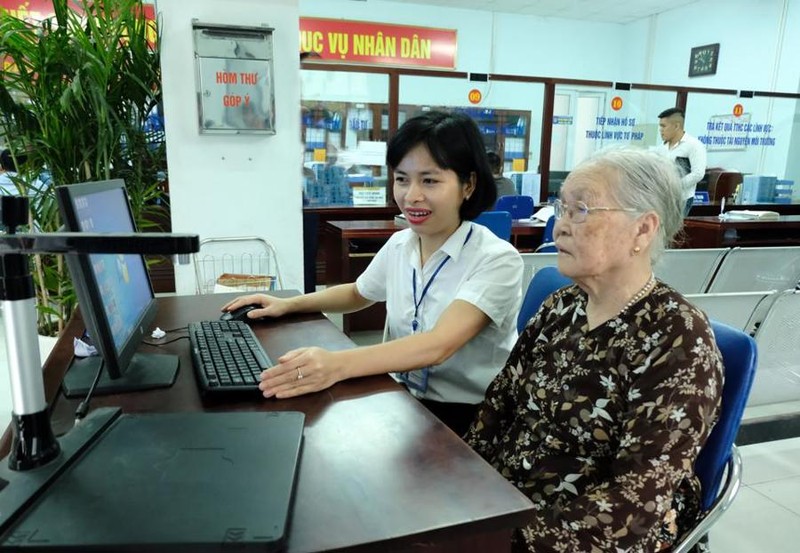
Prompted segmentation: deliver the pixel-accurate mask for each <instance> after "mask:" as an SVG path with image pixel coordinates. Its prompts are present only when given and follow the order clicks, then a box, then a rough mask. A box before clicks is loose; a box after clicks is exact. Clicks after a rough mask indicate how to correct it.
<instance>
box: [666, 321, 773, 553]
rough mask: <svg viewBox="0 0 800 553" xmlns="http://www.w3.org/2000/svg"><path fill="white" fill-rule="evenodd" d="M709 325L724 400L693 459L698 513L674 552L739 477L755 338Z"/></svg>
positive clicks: (692, 538) (728, 496)
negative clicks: (721, 370) (741, 432)
mask: <svg viewBox="0 0 800 553" xmlns="http://www.w3.org/2000/svg"><path fill="white" fill-rule="evenodd" d="M711 328H712V329H713V330H714V338H715V339H716V341H717V347H718V348H719V350H720V352H721V353H722V364H723V366H724V372H725V382H724V385H723V388H722V405H721V407H720V412H719V418H718V420H717V424H716V425H715V426H714V428H713V429H712V430H711V434H709V436H708V440H707V441H706V443H705V445H703V449H702V450H701V451H700V455H698V457H697V460H696V461H695V464H694V470H695V474H697V477H698V478H699V480H700V485H701V497H700V508H701V515H700V517H699V519H698V521H697V523H696V524H695V526H694V527H693V528H692V529H691V530H689V531H688V532H687V533H686V534H684V536H682V538H681V539H680V541H679V542H678V544H677V545H676V546H675V548H674V549H673V553H688V552H689V551H691V550H692V548H693V547H694V546H695V545H696V544H697V543H698V542H699V541H700V540H701V539H703V537H704V536H705V535H706V534H708V531H709V530H710V529H711V527H712V526H713V525H714V523H715V522H716V521H717V520H718V519H719V517H720V516H722V514H723V513H724V512H725V511H726V510H727V509H728V508H729V507H730V506H731V504H732V503H733V499H734V498H735V497H736V493H737V492H738V491H739V486H740V485H741V481H742V458H741V456H740V455H739V451H738V450H737V449H736V445H734V443H733V441H734V439H735V438H736V433H737V432H738V431H739V425H740V423H741V421H742V414H743V413H744V406H745V404H746V403H747V398H748V396H749V394H750V388H751V386H752V385H753V377H754V376H755V372H756V364H757V359H758V354H757V349H756V343H755V340H753V339H752V338H751V337H750V336H748V335H747V334H745V333H744V332H742V331H741V330H737V329H735V328H733V327H730V326H728V325H726V324H723V323H720V322H718V321H714V320H712V321H711ZM723 477H724V481H723Z"/></svg>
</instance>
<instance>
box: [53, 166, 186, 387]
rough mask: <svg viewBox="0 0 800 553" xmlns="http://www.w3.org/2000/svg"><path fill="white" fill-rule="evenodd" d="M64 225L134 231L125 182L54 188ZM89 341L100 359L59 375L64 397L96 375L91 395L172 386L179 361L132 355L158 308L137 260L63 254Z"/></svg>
mask: <svg viewBox="0 0 800 553" xmlns="http://www.w3.org/2000/svg"><path fill="white" fill-rule="evenodd" d="M56 198H57V201H58V206H59V209H60V210H61V216H62V219H63V221H64V226H65V229H66V230H67V231H70V232H100V233H102V232H136V224H135V222H134V219H133V215H132V212H131V209H130V204H129V202H128V195H127V192H126V190H125V183H124V182H123V181H122V180H120V179H117V180H109V181H98V182H89V183H81V184H70V185H64V186H58V187H56ZM65 257H66V260H67V265H68V267H69V271H70V275H71V276H72V281H73V285H74V286H75V293H76V294H77V297H78V306H79V308H80V312H81V315H82V316H83V320H84V321H85V323H86V328H87V331H88V333H89V337H90V339H91V341H92V343H93V344H94V346H95V347H96V348H97V351H98V353H99V357H84V358H80V357H76V358H75V359H74V360H73V362H72V365H71V366H70V369H69V371H68V372H67V374H66V376H65V377H64V382H63V389H64V393H65V394H66V395H67V397H75V396H81V395H85V394H86V393H87V391H88V390H89V388H90V386H91V384H92V382H93V381H94V379H95V376H96V375H97V373H98V370H100V369H101V365H102V373H101V376H100V380H99V381H98V384H97V386H96V388H95V392H94V393H95V394H103V393H121V392H125V391H135V390H147V389H151V388H161V387H167V386H170V385H172V383H173V382H175V377H176V375H177V371H178V357H177V356H175V355H163V354H155V353H138V352H137V351H136V350H137V349H138V348H139V345H140V344H141V342H142V339H143V338H144V337H146V336H148V335H149V334H150V332H151V328H150V325H151V324H152V323H153V320H154V319H155V316H156V302H155V296H154V294H153V288H152V286H151V284H150V277H149V275H148V273H147V267H146V265H145V262H144V259H143V258H142V256H141V255H135V254H90V255H77V254H76V255H66V256H65Z"/></svg>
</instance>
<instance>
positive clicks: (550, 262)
mask: <svg viewBox="0 0 800 553" xmlns="http://www.w3.org/2000/svg"><path fill="white" fill-rule="evenodd" d="M520 257H521V258H522V295H523V296H524V295H525V292H526V290H527V289H528V284H529V283H530V281H531V279H532V278H533V275H534V274H536V271H538V270H539V269H541V268H542V267H549V266H553V267H556V266H558V253H557V252H538V253H537V252H532V253H527V252H526V253H521V254H520Z"/></svg>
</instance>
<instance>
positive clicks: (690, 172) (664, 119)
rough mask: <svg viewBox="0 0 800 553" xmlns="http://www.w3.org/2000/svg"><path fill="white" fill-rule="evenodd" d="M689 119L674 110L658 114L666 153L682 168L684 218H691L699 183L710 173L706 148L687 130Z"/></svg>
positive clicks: (676, 109)
mask: <svg viewBox="0 0 800 553" xmlns="http://www.w3.org/2000/svg"><path fill="white" fill-rule="evenodd" d="M684 120H685V116H684V113H683V110H682V109H680V108H670V109H666V110H664V111H662V112H661V113H659V114H658V131H659V133H661V140H663V141H664V150H663V152H664V153H665V154H666V155H667V156H668V157H670V158H671V159H673V160H674V161H675V163H677V164H678V168H679V170H680V174H681V185H682V187H683V199H684V200H685V201H686V203H685V205H684V207H683V216H684V217H686V215H688V214H689V210H690V209H691V208H692V203H694V191H695V188H697V183H698V182H699V181H700V180H701V179H702V178H703V176H705V173H706V147H705V146H704V145H703V143H702V142H700V141H699V140H697V138H695V137H694V136H692V135H690V134H689V133H687V132H686V131H685V130H683V124H684Z"/></svg>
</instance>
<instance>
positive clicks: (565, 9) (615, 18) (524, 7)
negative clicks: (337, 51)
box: [360, 0, 700, 23]
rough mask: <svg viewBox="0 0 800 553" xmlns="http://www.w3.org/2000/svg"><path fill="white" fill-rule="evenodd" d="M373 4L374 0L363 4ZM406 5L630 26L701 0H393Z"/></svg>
mask: <svg viewBox="0 0 800 553" xmlns="http://www.w3.org/2000/svg"><path fill="white" fill-rule="evenodd" d="M360 1H372V0H360ZM392 1H393V2H401V3H405V4H427V5H436V6H446V7H449V8H462V9H471V10H481V11H493V12H506V13H516V14H524V15H538V16H541V17H562V18H565V19H582V20H584V21H601V22H607V23H630V22H632V21H636V20H637V19H642V18H645V17H649V16H651V15H655V14H658V13H661V12H666V11H669V10H672V9H675V8H678V7H680V6H685V5H687V4H692V3H694V2H698V1H700V0H392Z"/></svg>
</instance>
